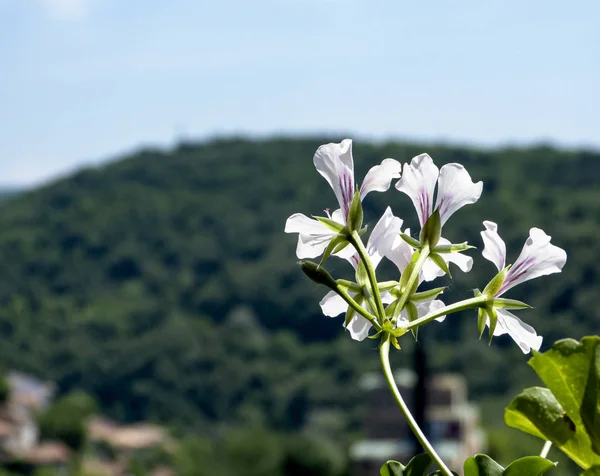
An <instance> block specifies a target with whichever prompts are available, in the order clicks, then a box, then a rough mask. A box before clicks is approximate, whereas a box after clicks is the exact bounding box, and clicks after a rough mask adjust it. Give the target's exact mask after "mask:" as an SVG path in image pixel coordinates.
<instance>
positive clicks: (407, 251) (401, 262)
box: [385, 228, 414, 274]
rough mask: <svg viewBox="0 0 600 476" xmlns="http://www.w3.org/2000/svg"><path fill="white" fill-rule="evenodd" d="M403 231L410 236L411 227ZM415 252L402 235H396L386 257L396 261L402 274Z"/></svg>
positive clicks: (393, 261)
mask: <svg viewBox="0 0 600 476" xmlns="http://www.w3.org/2000/svg"><path fill="white" fill-rule="evenodd" d="M403 233H404V234H405V235H409V236H410V229H409V228H407V229H406V230H405V231H404V232H403ZM413 252H414V250H413V249H412V248H411V247H410V245H409V244H408V243H406V241H404V240H403V239H402V238H401V237H400V235H396V236H395V237H394V241H393V242H392V246H391V247H390V249H389V250H388V251H387V253H385V257H386V258H387V259H389V260H390V261H391V262H392V263H394V264H395V265H396V267H397V268H398V271H400V274H402V273H403V272H404V270H405V269H406V266H408V263H410V260H411V259H412V255H413Z"/></svg>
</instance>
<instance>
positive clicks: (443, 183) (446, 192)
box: [436, 164, 483, 226]
mask: <svg viewBox="0 0 600 476" xmlns="http://www.w3.org/2000/svg"><path fill="white" fill-rule="evenodd" d="M482 190H483V182H477V183H473V181H472V180H471V176H470V175H469V172H467V170H466V169H465V168H464V167H463V166H462V165H460V164H446V165H444V166H443V167H442V168H441V169H440V179H439V181H438V193H437V201H436V208H438V209H439V211H440V220H441V222H442V226H443V225H444V223H446V220H448V218H449V217H450V215H452V214H453V213H454V212H455V211H456V210H458V209H459V208H461V207H464V206H465V205H468V204H470V203H475V202H476V201H477V200H479V197H480V196H481V191H482Z"/></svg>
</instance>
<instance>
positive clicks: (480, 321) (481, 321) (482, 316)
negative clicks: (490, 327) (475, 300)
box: [477, 307, 487, 339]
mask: <svg viewBox="0 0 600 476" xmlns="http://www.w3.org/2000/svg"><path fill="white" fill-rule="evenodd" d="M486 322H487V312H485V309H483V308H482V307H480V308H479V309H478V310H477V331H478V332H479V338H480V339H481V336H482V335H483V331H485V324H486Z"/></svg>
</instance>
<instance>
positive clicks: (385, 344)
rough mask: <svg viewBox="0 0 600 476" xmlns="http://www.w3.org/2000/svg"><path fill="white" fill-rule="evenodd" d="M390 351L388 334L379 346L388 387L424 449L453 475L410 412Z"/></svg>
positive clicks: (444, 472) (445, 472) (442, 469)
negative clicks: (391, 363) (395, 373)
mask: <svg viewBox="0 0 600 476" xmlns="http://www.w3.org/2000/svg"><path fill="white" fill-rule="evenodd" d="M389 353H390V336H389V334H388V335H386V336H385V337H384V338H383V339H382V341H381V344H380V346H379V355H380V358H381V367H382V369H383V375H384V376H385V380H386V382H387V384H388V387H389V388H390V391H391V392H392V395H393V396H394V399H395V400H396V403H397V404H398V407H400V411H402V414H403V415H404V418H405V419H406V422H407V423H408V426H409V427H410V429H411V430H412V432H413V433H414V435H415V436H416V438H417V440H419V443H420V444H421V446H422V447H423V449H424V450H425V451H426V452H427V453H428V454H429V456H431V459H432V460H433V461H434V462H435V464H436V465H437V467H438V468H439V469H440V470H441V472H442V473H443V474H444V475H445V476H452V472H451V471H450V470H449V469H448V467H447V466H446V464H445V463H444V462H443V461H442V458H440V456H439V455H438V454H437V453H436V451H435V449H434V448H433V446H432V445H431V443H430V442H429V440H428V439H427V437H426V436H425V434H424V433H423V430H421V428H420V427H419V425H418V424H417V422H416V420H415V418H414V417H413V416H412V413H410V410H409V409H408V406H407V405H406V402H405V401H404V399H403V398H402V395H401V394H400V391H399V390H398V387H397V386H396V381H395V380H394V375H393V374H392V369H391V367H390V356H389Z"/></svg>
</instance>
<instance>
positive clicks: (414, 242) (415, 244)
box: [400, 233, 423, 250]
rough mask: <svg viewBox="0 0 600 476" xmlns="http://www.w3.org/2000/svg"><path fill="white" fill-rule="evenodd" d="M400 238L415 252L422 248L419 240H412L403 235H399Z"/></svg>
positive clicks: (410, 237)
mask: <svg viewBox="0 0 600 476" xmlns="http://www.w3.org/2000/svg"><path fill="white" fill-rule="evenodd" d="M400 238H402V239H403V240H404V241H405V242H406V243H408V245H409V246H411V247H412V248H416V249H417V250H420V249H421V247H422V246H423V245H421V242H420V241H419V240H417V239H415V238H413V237H412V236H408V235H406V234H404V233H400Z"/></svg>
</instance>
